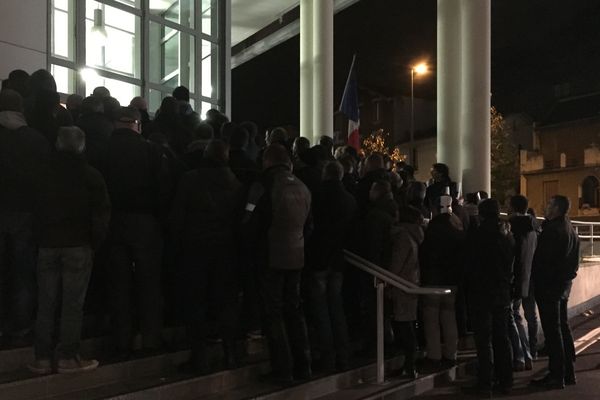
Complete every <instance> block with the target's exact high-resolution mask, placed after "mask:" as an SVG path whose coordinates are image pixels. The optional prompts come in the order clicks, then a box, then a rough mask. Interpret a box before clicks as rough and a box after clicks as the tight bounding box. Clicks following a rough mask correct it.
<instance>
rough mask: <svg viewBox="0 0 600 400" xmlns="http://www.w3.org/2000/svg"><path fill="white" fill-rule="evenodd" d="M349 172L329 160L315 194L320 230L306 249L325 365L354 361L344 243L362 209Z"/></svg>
mask: <svg viewBox="0 0 600 400" xmlns="http://www.w3.org/2000/svg"><path fill="white" fill-rule="evenodd" d="M343 173H344V170H343V167H342V165H341V164H340V163H338V162H337V161H331V162H329V163H327V164H326V165H325V168H324V169H323V182H322V183H321V185H320V187H319V188H318V189H317V190H316V191H315V194H314V197H313V206H312V211H313V221H314V230H313V233H312V235H311V237H310V239H309V241H308V244H307V251H306V255H307V260H306V261H307V267H308V270H309V278H308V279H309V282H310V283H309V297H310V304H311V308H312V313H311V315H312V316H313V318H314V324H315V326H316V330H317V334H318V345H317V348H318V349H319V354H320V367H321V369H322V370H323V371H335V370H336V368H337V369H338V370H346V369H348V368H349V367H350V364H349V358H350V339H349V336H348V326H347V324H346V315H345V313H344V304H343V299H342V285H343V282H344V265H345V261H344V253H343V249H344V248H346V247H347V245H348V243H349V241H350V239H351V236H350V235H351V234H352V230H353V227H354V226H355V225H356V218H357V211H358V209H357V206H356V200H355V199H354V197H353V196H352V195H351V194H350V193H348V192H347V191H346V190H345V189H344V186H343V185H342V183H341V180H342V176H343Z"/></svg>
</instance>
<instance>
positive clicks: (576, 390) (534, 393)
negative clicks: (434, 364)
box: [417, 310, 600, 400]
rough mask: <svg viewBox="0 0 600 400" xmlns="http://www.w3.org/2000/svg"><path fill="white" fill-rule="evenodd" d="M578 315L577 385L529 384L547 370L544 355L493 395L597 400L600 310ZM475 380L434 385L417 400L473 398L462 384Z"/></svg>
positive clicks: (599, 395)
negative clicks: (544, 387) (507, 389)
mask: <svg viewBox="0 0 600 400" xmlns="http://www.w3.org/2000/svg"><path fill="white" fill-rule="evenodd" d="M595 311H596V312H597V314H595V315H593V316H588V317H580V318H579V321H575V325H578V326H577V327H575V328H574V329H573V333H574V336H575V338H576V343H575V345H576V351H577V352H578V356H577V362H576V367H575V369H576V373H577V385H576V386H568V387H567V388H566V389H564V390H552V391H545V390H539V389H536V388H532V387H530V386H529V382H530V381H531V379H533V378H538V377H542V376H544V375H545V374H546V366H547V363H548V359H547V358H542V359H539V360H537V361H536V362H535V364H534V370H533V371H529V372H522V373H517V374H515V388H514V391H513V393H512V394H511V395H509V396H505V395H504V396H503V395H500V394H497V395H496V394H494V397H493V398H502V399H506V400H512V399H515V400H516V399H527V400H529V399H531V400H600V314H598V310H595ZM474 383H475V380H474V377H465V378H463V379H460V380H458V381H456V382H454V383H452V384H450V385H448V386H445V387H441V388H439V389H435V390H433V391H432V392H428V393H427V394H426V395H422V396H419V397H417V399H419V400H455V399H476V398H481V396H479V397H478V396H475V395H468V394H465V393H464V392H463V391H462V390H461V387H464V386H471V385H473V384H474Z"/></svg>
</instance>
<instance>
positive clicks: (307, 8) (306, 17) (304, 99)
mask: <svg viewBox="0 0 600 400" xmlns="http://www.w3.org/2000/svg"><path fill="white" fill-rule="evenodd" d="M312 59H313V0H300V136H302V137H305V138H308V139H309V140H310V141H311V145H312V144H313V143H312V139H313V61H312Z"/></svg>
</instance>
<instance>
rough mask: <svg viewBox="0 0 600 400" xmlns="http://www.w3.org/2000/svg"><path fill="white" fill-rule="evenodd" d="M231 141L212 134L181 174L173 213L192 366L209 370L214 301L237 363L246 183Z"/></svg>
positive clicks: (229, 355)
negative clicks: (232, 164) (231, 154)
mask: <svg viewBox="0 0 600 400" xmlns="http://www.w3.org/2000/svg"><path fill="white" fill-rule="evenodd" d="M228 150H229V149H228V146H227V145H226V144H225V143H224V142H222V141H220V140H213V141H211V142H210V143H209V144H208V147H207V148H206V151H205V153H204V161H203V164H202V165H201V166H200V167H199V168H197V169H195V170H192V171H189V172H187V173H186V174H184V175H183V177H182V178H181V181H180V183H179V188H178V190H177V195H176V196H175V200H174V202H173V208H172V213H171V227H172V233H173V235H174V237H175V239H176V241H177V243H178V244H179V246H178V247H180V249H181V251H182V254H183V256H182V283H183V285H182V292H183V299H184V302H183V304H182V306H183V307H184V308H185V310H186V311H185V315H186V324H187V327H188V333H189V335H190V340H191V342H192V355H191V359H190V361H191V365H190V367H192V369H193V370H195V371H197V372H200V373H205V372H207V370H208V359H207V354H206V348H205V340H206V336H207V330H206V326H207V311H208V309H209V305H210V304H212V305H213V306H214V307H216V309H215V311H216V315H218V316H219V322H220V333H221V337H222V338H223V347H224V351H225V364H226V366H227V367H229V368H234V367H235V366H236V364H237V361H236V354H235V351H234V348H235V346H234V339H235V328H236V324H235V323H236V320H237V318H236V313H235V307H236V299H237V293H238V292H237V287H238V282H237V279H236V271H235V263H236V260H235V255H236V253H237V252H236V246H235V231H236V225H237V223H238V221H239V216H240V214H241V210H242V206H243V197H242V195H243V186H242V184H241V183H240V182H239V181H238V180H237V179H236V177H235V175H234V174H233V172H232V171H231V169H230V168H229V167H228V166H227V158H228Z"/></svg>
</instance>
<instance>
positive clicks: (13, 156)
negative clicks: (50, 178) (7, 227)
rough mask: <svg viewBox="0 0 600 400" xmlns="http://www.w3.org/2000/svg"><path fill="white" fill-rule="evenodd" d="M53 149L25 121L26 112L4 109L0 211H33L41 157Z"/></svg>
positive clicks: (0, 124)
mask: <svg viewBox="0 0 600 400" xmlns="http://www.w3.org/2000/svg"><path fill="white" fill-rule="evenodd" d="M49 152H50V146H49V145H48V142H47V141H46V139H45V138H44V137H43V136H42V135H41V134H40V133H39V132H38V131H36V130H35V129H32V128H29V127H28V126H27V124H26V123H25V117H23V114H21V113H18V112H13V111H2V112H0V211H1V212H31V211H32V210H33V204H34V189H33V188H34V183H35V180H36V177H37V176H38V174H39V173H40V171H41V160H43V159H44V157H45V156H46V155H47V154H48V153H49Z"/></svg>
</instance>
